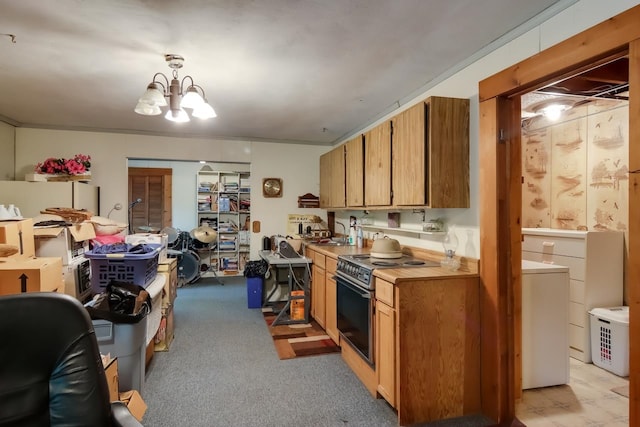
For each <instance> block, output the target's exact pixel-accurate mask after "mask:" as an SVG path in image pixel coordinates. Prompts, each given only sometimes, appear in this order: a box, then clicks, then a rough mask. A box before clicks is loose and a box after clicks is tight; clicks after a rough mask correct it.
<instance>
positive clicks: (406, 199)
mask: <svg viewBox="0 0 640 427" xmlns="http://www.w3.org/2000/svg"><path fill="white" fill-rule="evenodd" d="M425 120H426V117H425V103H424V102H420V103H418V104H416V105H414V106H413V107H411V108H409V109H408V110H405V111H403V112H401V113H400V114H398V115H397V116H395V117H394V118H393V119H392V122H393V155H392V157H393V166H392V170H393V180H392V182H393V204H394V205H395V206H403V205H406V206H412V205H413V206H415V205H426V204H427V199H426V180H427V169H426V161H427V157H426V156H427V153H426V148H427V147H426V144H427V141H426V135H425V124H426V122H425Z"/></svg>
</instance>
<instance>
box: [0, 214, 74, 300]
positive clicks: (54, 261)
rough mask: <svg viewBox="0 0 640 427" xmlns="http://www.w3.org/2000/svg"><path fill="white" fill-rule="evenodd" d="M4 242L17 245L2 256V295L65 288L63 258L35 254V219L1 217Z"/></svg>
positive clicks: (1, 236)
mask: <svg viewBox="0 0 640 427" xmlns="http://www.w3.org/2000/svg"><path fill="white" fill-rule="evenodd" d="M0 244H5V245H11V246H14V247H15V248H17V253H15V254H14V255H11V256H8V257H3V258H0V295H8V294H17V293H23V292H61V293H63V292H64V284H63V281H62V259H61V258H60V257H38V258H36V256H35V242H34V230H33V220H32V219H30V218H27V219H20V220H6V221H0Z"/></svg>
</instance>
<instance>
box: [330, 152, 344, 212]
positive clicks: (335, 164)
mask: <svg viewBox="0 0 640 427" xmlns="http://www.w3.org/2000/svg"><path fill="white" fill-rule="evenodd" d="M330 154H331V192H330V200H331V207H333V208H343V207H345V163H344V162H345V159H344V145H341V146H339V147H337V148H334V149H333V150H331V152H330Z"/></svg>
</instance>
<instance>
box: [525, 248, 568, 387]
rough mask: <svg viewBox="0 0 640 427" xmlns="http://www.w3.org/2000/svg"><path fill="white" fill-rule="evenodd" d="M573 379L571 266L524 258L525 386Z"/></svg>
mask: <svg viewBox="0 0 640 427" xmlns="http://www.w3.org/2000/svg"><path fill="white" fill-rule="evenodd" d="M568 383H569V268H568V267H564V266H559V265H553V264H544V263H541V262H534V261H527V260H522V388H523V389H530V388H538V387H548V386H553V385H559V384H568Z"/></svg>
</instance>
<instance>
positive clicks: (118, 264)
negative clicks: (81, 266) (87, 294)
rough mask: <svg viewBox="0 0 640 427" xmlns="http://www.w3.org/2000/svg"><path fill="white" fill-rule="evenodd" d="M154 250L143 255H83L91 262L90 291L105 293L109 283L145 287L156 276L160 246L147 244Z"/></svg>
mask: <svg viewBox="0 0 640 427" xmlns="http://www.w3.org/2000/svg"><path fill="white" fill-rule="evenodd" d="M147 245H148V246H151V247H153V248H154V250H153V252H148V253H145V254H130V253H115V254H96V253H94V252H93V251H88V252H87V253H85V255H84V256H85V257H86V258H89V259H90V260H91V290H92V291H93V293H94V294H100V293H102V292H104V291H105V289H106V287H107V285H108V284H109V282H110V281H112V280H115V281H117V282H125V283H133V284H135V285H139V286H142V287H147V286H148V285H149V284H150V283H151V282H153V279H155V278H156V275H157V274H158V257H159V255H160V251H161V250H162V245H158V244H147Z"/></svg>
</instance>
